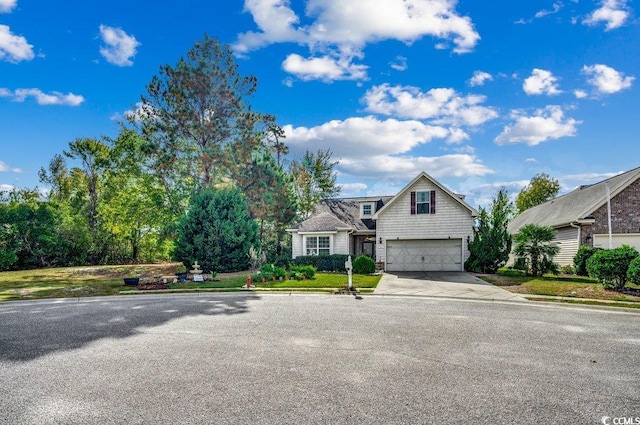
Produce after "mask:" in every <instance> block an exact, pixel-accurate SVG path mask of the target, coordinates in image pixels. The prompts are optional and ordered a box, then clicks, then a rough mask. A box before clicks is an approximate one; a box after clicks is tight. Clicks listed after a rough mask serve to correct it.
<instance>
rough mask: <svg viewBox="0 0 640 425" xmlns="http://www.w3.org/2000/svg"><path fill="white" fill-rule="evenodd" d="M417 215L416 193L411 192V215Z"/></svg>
mask: <svg viewBox="0 0 640 425" xmlns="http://www.w3.org/2000/svg"><path fill="white" fill-rule="evenodd" d="M415 214H416V193H415V192H411V215H415Z"/></svg>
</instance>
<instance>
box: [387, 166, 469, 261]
mask: <svg viewBox="0 0 640 425" xmlns="http://www.w3.org/2000/svg"><path fill="white" fill-rule="evenodd" d="M431 190H435V193H436V213H435V214H415V215H411V192H427V191H431ZM473 223H474V219H473V217H472V215H471V212H470V211H469V210H468V209H467V208H465V207H464V206H463V205H461V204H460V203H459V202H458V201H456V200H455V199H453V198H451V196H449V194H447V193H446V192H443V191H442V190H441V189H440V188H439V187H437V186H436V185H434V184H433V183H431V182H430V181H428V180H427V179H420V180H418V181H417V182H416V183H415V184H414V185H413V186H411V187H410V188H409V189H408V190H406V191H405V192H404V193H403V194H402V195H400V197H399V198H397V199H396V200H395V201H394V202H393V204H391V205H389V206H388V207H387V208H386V209H385V210H384V211H383V212H382V214H380V215H379V216H378V220H377V222H376V238H378V240H379V239H380V238H382V243H377V244H376V258H377V261H382V262H386V242H387V240H409V239H462V250H463V253H462V257H463V258H462V262H464V261H465V260H466V259H467V258H468V257H469V250H468V248H467V237H473Z"/></svg>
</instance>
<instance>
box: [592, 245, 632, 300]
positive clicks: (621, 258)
mask: <svg viewBox="0 0 640 425" xmlns="http://www.w3.org/2000/svg"><path fill="white" fill-rule="evenodd" d="M637 257H638V251H637V250H636V249H635V248H633V247H630V246H629V245H622V246H621V247H619V248H614V249H602V250H599V251H597V252H595V253H594V254H593V255H592V256H591V258H589V259H588V260H587V271H588V272H589V276H591V277H593V278H596V279H598V280H599V281H600V283H601V284H602V286H603V287H604V288H605V289H613V290H615V291H619V290H621V289H622V288H624V285H625V284H626V283H627V271H628V270H629V266H630V264H631V261H633V260H634V259H635V258H637Z"/></svg>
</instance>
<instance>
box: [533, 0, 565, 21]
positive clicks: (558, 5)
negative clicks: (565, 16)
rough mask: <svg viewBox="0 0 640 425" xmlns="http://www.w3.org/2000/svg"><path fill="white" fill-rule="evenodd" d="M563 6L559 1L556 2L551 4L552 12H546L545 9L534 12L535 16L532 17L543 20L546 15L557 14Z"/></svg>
mask: <svg viewBox="0 0 640 425" xmlns="http://www.w3.org/2000/svg"><path fill="white" fill-rule="evenodd" d="M563 6H564V5H563V4H562V2H561V1H557V2H555V3H553V10H546V9H542V10H540V11H538V12H536V14H535V15H534V16H535V18H538V19H539V18H544V17H545V16H547V15H552V14H554V13H558V12H559V11H560V9H562V7H563Z"/></svg>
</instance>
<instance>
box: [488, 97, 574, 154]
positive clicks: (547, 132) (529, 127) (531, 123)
mask: <svg viewBox="0 0 640 425" xmlns="http://www.w3.org/2000/svg"><path fill="white" fill-rule="evenodd" d="M511 115H512V118H513V119H514V120H515V122H514V123H513V124H512V125H507V126H505V128H504V130H503V131H502V133H500V134H499V135H498V137H496V138H495V140H494V141H495V143H496V144H498V145H506V144H515V143H526V144H527V145H529V146H535V145H538V144H540V143H542V142H545V141H547V140H550V139H559V138H561V137H571V136H575V135H576V133H577V128H576V127H577V126H578V125H579V124H581V121H577V120H575V119H573V118H566V119H565V117H564V112H563V111H562V108H560V107H559V106H555V105H550V106H547V107H546V108H545V109H538V110H537V111H536V112H535V114H534V115H533V116H526V115H524V113H523V112H522V111H512V114H511Z"/></svg>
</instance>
